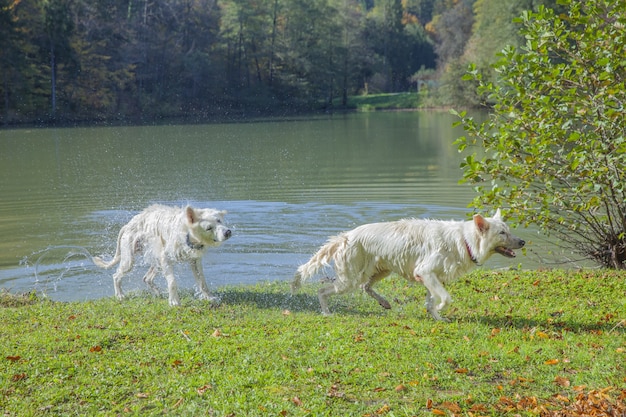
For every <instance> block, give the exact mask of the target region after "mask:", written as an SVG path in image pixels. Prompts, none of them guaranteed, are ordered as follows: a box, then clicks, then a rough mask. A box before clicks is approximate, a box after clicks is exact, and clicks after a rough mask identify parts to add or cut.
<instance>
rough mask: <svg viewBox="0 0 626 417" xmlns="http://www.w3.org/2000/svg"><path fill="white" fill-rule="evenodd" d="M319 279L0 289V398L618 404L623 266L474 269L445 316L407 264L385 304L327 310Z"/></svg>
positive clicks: (66, 406) (120, 402)
mask: <svg viewBox="0 0 626 417" xmlns="http://www.w3.org/2000/svg"><path fill="white" fill-rule="evenodd" d="M316 288H318V287H317V284H311V285H307V286H305V288H304V291H303V293H302V294H298V295H296V296H293V297H290V296H289V295H288V285H287V283H262V284H258V285H255V286H235V287H226V288H220V289H218V290H217V292H218V293H219V294H220V295H221V296H222V305H221V306H220V307H218V308H214V309H211V308H209V307H208V304H206V302H203V301H200V300H196V299H194V298H192V297H191V296H190V295H189V294H188V295H187V296H186V297H183V306H182V307H180V308H170V307H169V306H168V305H167V300H166V299H165V298H154V297H151V296H148V295H143V294H139V295H137V296H134V297H131V298H130V299H127V300H125V301H123V302H118V301H116V300H114V299H113V298H106V299H101V300H95V301H88V302H76V303H59V302H51V301H46V300H41V299H39V300H38V299H36V298H34V297H33V296H32V295H25V296H12V295H10V294H8V293H6V292H3V293H0V306H2V307H0V315H1V317H2V326H1V327H0V352H1V354H2V356H1V357H0V413H1V414H2V415H4V416H18V415H19V416H31V415H44V414H50V415H96V414H98V415H163V414H171V415H180V416H195V415H206V416H252V415H274V416H303V415H311V416H335V415H352V416H379V415H385V416H416V415H467V416H480V415H511V416H517V415H538V414H539V413H540V412H544V413H547V412H548V411H549V410H567V409H573V408H572V407H573V404H574V403H575V402H577V401H580V399H581V398H582V396H587V397H584V398H587V399H588V398H591V397H589V396H588V395H595V396H596V397H593V398H595V399H596V402H600V401H605V403H606V404H611V406H612V407H613V409H614V410H617V409H619V407H621V406H622V405H623V401H624V396H626V391H624V390H623V389H621V388H619V387H624V385H625V384H626V337H624V336H625V334H626V320H625V319H626V274H624V273H618V272H611V271H594V272H591V271H543V272H513V271H511V272H490V271H478V272H475V273H473V274H471V275H469V276H466V277H464V278H463V279H462V280H461V281H459V282H457V283H455V284H453V285H452V286H451V287H450V292H451V294H452V296H453V298H454V299H455V302H454V303H453V306H452V309H451V311H449V312H448V315H449V316H450V317H452V318H453V321H452V322H451V323H440V322H435V321H433V320H432V319H430V318H429V317H428V316H427V313H426V312H425V309H424V307H423V297H424V290H423V288H421V287H420V286H418V285H408V284H407V283H406V282H405V281H403V280H401V279H399V278H396V279H389V280H387V281H384V282H383V283H381V285H380V287H379V289H380V292H381V293H383V294H385V295H386V296H387V297H388V299H389V300H390V301H392V305H393V308H392V310H389V311H386V310H383V309H381V308H380V307H379V306H378V304H377V303H376V302H375V301H374V300H372V299H370V298H368V297H367V296H366V295H364V294H362V293H360V292H357V293H354V294H350V295H345V296H337V297H334V298H331V309H332V310H333V311H334V312H335V314H334V315H333V316H331V317H323V316H321V315H320V314H319V312H318V309H319V303H318V302H317V297H316V295H315V290H316ZM593 390H596V391H593ZM590 392H592V394H588V393H590ZM607 407H608V406H607ZM622 412H624V411H622ZM562 415H565V414H562ZM567 415H575V414H567ZM605 415H610V414H605ZM615 415H618V414H615Z"/></svg>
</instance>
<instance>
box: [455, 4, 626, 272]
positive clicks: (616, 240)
mask: <svg viewBox="0 0 626 417" xmlns="http://www.w3.org/2000/svg"><path fill="white" fill-rule="evenodd" d="M559 4H563V5H565V6H567V7H568V12H567V13H566V14H562V15H559V16H557V15H555V13H554V11H552V10H549V9H546V8H543V7H541V8H539V10H538V11H537V12H525V13H524V14H523V15H522V17H521V18H520V22H521V23H522V25H523V27H522V29H521V30H522V35H523V36H524V37H525V39H526V44H525V46H523V47H522V48H520V50H516V49H515V48H513V47H508V48H506V49H505V50H504V51H503V52H502V55H501V60H500V61H499V62H498V63H497V64H496V65H495V67H494V69H495V71H496V74H497V78H498V79H497V81H496V82H494V83H491V82H487V81H486V77H485V78H483V77H482V75H481V73H480V72H479V71H477V70H476V68H475V67H473V68H470V72H469V74H468V75H467V76H466V78H467V79H468V80H471V81H472V82H478V84H479V87H478V92H479V94H480V95H481V97H483V99H484V100H485V101H486V102H487V103H489V104H491V105H492V106H493V112H492V114H491V115H490V117H489V118H488V119H487V120H486V121H483V122H477V121H475V120H474V119H473V118H472V117H469V116H468V115H467V114H465V113H457V114H458V115H459V116H460V119H461V122H460V124H462V125H463V127H464V129H465V131H466V133H467V136H465V137H461V138H459V139H458V141H457V144H458V146H459V149H460V150H463V149H465V148H466V147H467V146H470V145H482V147H483V148H484V152H483V151H481V154H480V156H478V155H477V154H476V153H474V154H472V155H469V156H467V157H466V158H465V160H464V163H463V164H462V167H463V169H464V178H465V180H466V181H470V182H474V183H476V184H477V191H478V192H479V195H478V196H477V197H476V198H475V200H474V201H473V203H472V205H473V206H474V207H476V208H483V207H484V206H487V205H489V206H496V207H499V206H503V207H508V214H509V215H510V216H511V217H513V220H514V222H516V223H519V224H524V225H529V224H536V225H538V226H539V227H540V228H542V229H543V230H544V231H546V232H548V233H552V234H556V235H557V236H558V237H559V238H560V239H561V240H562V241H563V242H565V243H566V244H568V245H571V246H572V247H573V249H574V250H576V251H577V252H579V253H580V254H582V255H584V256H585V257H588V258H590V259H593V260H594V261H596V262H597V263H599V264H601V265H603V266H606V267H610V268H616V269H624V268H626V194H625V184H626V174H625V170H624V167H626V117H624V116H625V114H624V105H625V103H626V85H625V79H626V58H625V55H624V45H625V44H626V3H625V2H614V1H610V0H591V1H585V2H579V1H572V0H563V1H560V2H559Z"/></svg>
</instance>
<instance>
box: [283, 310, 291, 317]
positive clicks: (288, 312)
mask: <svg viewBox="0 0 626 417" xmlns="http://www.w3.org/2000/svg"><path fill="white" fill-rule="evenodd" d="M290 315H291V311H289V310H283V316H290Z"/></svg>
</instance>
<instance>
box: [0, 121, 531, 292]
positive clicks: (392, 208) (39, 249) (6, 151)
mask: <svg viewBox="0 0 626 417" xmlns="http://www.w3.org/2000/svg"><path fill="white" fill-rule="evenodd" d="M453 121H454V117H453V116H451V115H449V114H447V113H445V112H376V113H355V114H347V115H333V116H324V117H313V118H306V119H287V120H268V121H256V122H249V123H223V124H205V125H200V124H195V125H167V126H141V127H86V128H46V129H16V130H0V236H2V239H1V240H0V288H4V289H8V290H10V291H11V292H22V291H30V290H36V291H39V292H41V293H44V294H46V295H47V296H49V297H50V298H52V299H56V300H83V299H90V298H98V297H104V296H112V295H113V288H112V279H111V273H112V271H104V270H101V269H98V268H97V267H95V266H94V265H93V264H92V263H91V262H90V261H89V257H90V256H91V255H96V254H97V255H105V256H111V255H112V254H113V253H114V251H115V242H116V237H117V232H118V231H119V228H120V227H121V226H122V225H123V224H124V223H126V222H127V221H128V220H129V219H130V218H131V217H132V216H133V215H134V214H136V213H137V212H138V211H140V210H141V209H142V208H144V207H146V206H147V205H149V204H152V203H157V202H158V203H165V204H172V205H185V204H188V203H189V204H192V205H195V206H199V207H215V208H219V209H226V210H228V211H229V214H228V215H227V222H228V223H229V225H230V226H231V227H232V228H233V232H234V235H233V237H232V238H231V239H230V240H229V241H227V242H226V243H224V244H223V245H222V247H220V248H219V249H217V250H210V251H209V252H208V253H207V256H206V257H205V258H204V261H203V262H204V267H205V272H206V275H207V281H208V282H209V285H210V286H211V287H212V288H215V287H219V286H222V285H226V284H231V283H237V284H241V283H243V284H246V283H254V282H258V281H272V280H286V279H291V277H292V275H293V273H294V271H295V269H296V268H297V266H298V265H299V264H300V263H302V262H304V261H306V260H307V259H308V257H309V256H310V255H311V254H312V253H313V252H314V251H315V250H316V248H317V247H318V246H319V245H321V244H322V243H324V241H325V240H326V238H327V237H328V236H329V235H332V234H336V233H338V232H340V231H343V230H347V229H351V228H353V227H355V226H357V225H359V224H362V223H369V222H376V221H388V220H396V219H399V218H403V217H420V218H425V217H428V218H442V219H465V218H466V216H467V214H468V213H469V212H470V210H469V209H467V208H466V206H467V204H468V203H469V201H470V200H471V198H472V197H473V190H472V188H471V187H470V186H468V185H459V184H458V180H459V178H461V176H462V172H461V170H460V168H459V163H460V160H461V155H459V154H458V152H457V150H456V147H455V146H454V145H453V141H454V140H455V138H456V137H457V136H458V135H459V134H461V133H462V132H461V131H460V130H458V129H453V128H452V127H451V125H452V122H453ZM518 234H520V235H521V236H522V237H524V238H525V239H526V240H527V241H530V242H531V245H529V250H528V252H527V255H526V256H521V255H520V256H519V257H518V258H517V259H516V260H514V261H511V260H506V259H504V258H499V257H497V256H494V257H492V259H491V260H490V261H489V262H488V263H487V265H486V267H489V268H497V267H504V266H516V265H518V264H520V263H521V264H522V266H524V267H531V268H532V267H536V266H537V265H539V264H541V262H542V260H543V257H541V259H540V258H539V256H538V255H536V253H537V252H535V251H533V250H532V248H531V247H532V243H533V241H537V239H538V236H537V235H536V234H535V233H533V232H530V231H524V230H522V231H519V233H518ZM539 240H540V241H541V239H539ZM144 272H145V269H144V268H137V272H136V273H134V274H131V275H130V279H126V281H125V282H124V287H125V289H128V290H132V289H142V288H143V283H142V282H141V276H142V275H143V273H144ZM177 275H178V277H179V279H180V281H179V284H180V287H192V286H193V278H192V276H191V272H190V270H189V269H188V268H186V267H182V266H181V267H179V268H178V269H177ZM157 283H158V284H160V285H161V286H164V280H163V279H162V278H159V279H157Z"/></svg>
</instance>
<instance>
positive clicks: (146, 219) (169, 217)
mask: <svg viewBox="0 0 626 417" xmlns="http://www.w3.org/2000/svg"><path fill="white" fill-rule="evenodd" d="M225 214H226V211H220V210H215V209H195V208H192V207H190V206H187V207H185V208H180V207H169V206H164V205H158V204H156V205H153V206H150V207H148V208H147V209H145V210H144V211H142V212H141V213H139V214H137V215H136V216H135V217H133V218H132V219H131V220H130V222H128V223H127V224H126V225H124V226H123V227H122V228H121V230H120V233H119V235H118V237H117V249H116V250H115V256H114V257H113V259H112V260H111V261H109V262H104V261H103V260H102V259H101V258H99V257H94V258H93V261H94V263H95V264H96V265H98V266H100V267H102V268H110V267H112V266H114V265H116V264H118V263H119V266H118V268H117V271H116V272H115V274H113V285H114V287H115V295H116V296H117V298H119V299H122V298H124V293H123V292H122V287H121V280H122V277H123V276H124V274H126V273H128V272H129V271H130V270H131V269H132V268H133V264H134V261H135V255H137V254H143V256H144V260H145V261H146V262H147V263H148V264H149V265H150V268H149V269H148V272H147V273H146V275H145V276H144V277H143V280H144V282H145V283H146V284H148V286H149V287H150V288H151V289H152V290H153V291H154V292H155V293H157V294H158V293H159V290H158V288H157V287H156V285H154V278H155V277H156V274H157V272H159V271H161V272H162V273H163V275H164V276H165V279H166V281H167V289H168V292H169V303H170V305H172V306H177V305H179V304H180V298H179V297H178V289H177V286H176V280H175V278H174V263H176V262H189V263H190V264H191V270H192V271H193V275H194V278H195V280H196V283H197V285H198V287H199V289H200V292H201V298H202V299H206V300H210V301H211V302H213V303H216V302H218V299H217V298H216V297H213V296H212V295H211V293H210V292H209V288H208V286H207V284H206V280H205V278H204V272H203V270H202V256H203V255H204V253H205V252H206V250H207V249H208V248H210V247H217V246H219V245H220V244H221V243H222V242H224V241H225V240H227V239H228V238H230V236H231V234H232V233H231V231H230V229H229V228H228V227H226V226H225V225H224V224H223V223H224V215H225Z"/></svg>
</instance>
